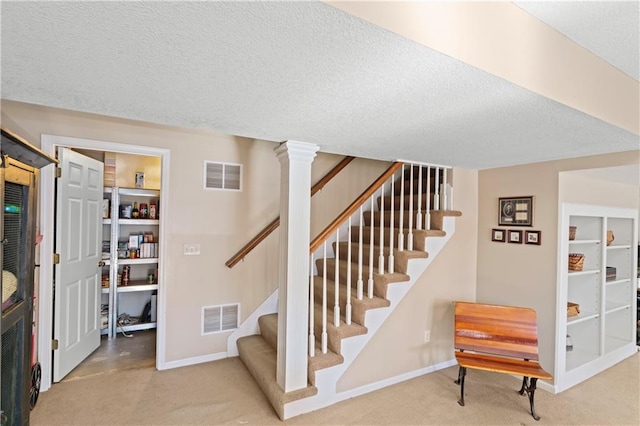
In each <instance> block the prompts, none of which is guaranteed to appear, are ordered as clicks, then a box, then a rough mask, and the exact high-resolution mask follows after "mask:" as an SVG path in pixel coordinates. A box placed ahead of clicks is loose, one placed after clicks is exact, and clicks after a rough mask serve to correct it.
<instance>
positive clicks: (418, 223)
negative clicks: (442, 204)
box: [416, 166, 422, 229]
mask: <svg viewBox="0 0 640 426" xmlns="http://www.w3.org/2000/svg"><path fill="white" fill-rule="evenodd" d="M416 229H422V166H420V168H419V169H418V213H417V214H416Z"/></svg>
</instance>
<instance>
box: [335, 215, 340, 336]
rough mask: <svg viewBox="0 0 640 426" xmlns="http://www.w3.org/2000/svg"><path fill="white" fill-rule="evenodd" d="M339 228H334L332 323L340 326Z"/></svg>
mask: <svg viewBox="0 0 640 426" xmlns="http://www.w3.org/2000/svg"><path fill="white" fill-rule="evenodd" d="M339 260H340V228H339V227H338V229H337V230H336V262H335V265H334V266H335V267H334V271H333V274H334V277H333V279H334V284H335V287H334V288H335V291H334V293H335V294H334V296H335V297H334V302H333V303H334V305H333V325H334V326H336V327H340V262H339Z"/></svg>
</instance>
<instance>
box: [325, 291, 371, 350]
mask: <svg viewBox="0 0 640 426" xmlns="http://www.w3.org/2000/svg"><path fill="white" fill-rule="evenodd" d="M313 323H314V324H313V325H314V327H313V332H314V334H315V337H316V340H317V341H321V339H322V305H318V304H317V303H316V304H315V306H314V309H313ZM362 334H367V327H364V326H362V325H360V324H356V323H355V322H353V321H352V322H351V324H347V323H346V322H344V320H343V319H340V326H339V327H336V326H335V325H333V315H330V312H327V347H328V348H329V350H331V351H333V352H335V353H337V354H341V353H342V350H341V348H342V339H346V338H348V337H353V336H360V335H362ZM316 347H318V348H320V347H321V346H318V345H316Z"/></svg>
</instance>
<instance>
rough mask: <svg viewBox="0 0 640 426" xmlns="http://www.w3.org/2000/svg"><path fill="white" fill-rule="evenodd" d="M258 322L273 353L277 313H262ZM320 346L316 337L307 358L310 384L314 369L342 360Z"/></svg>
mask: <svg viewBox="0 0 640 426" xmlns="http://www.w3.org/2000/svg"><path fill="white" fill-rule="evenodd" d="M387 303H388V301H387ZM258 324H259V325H260V335H261V336H262V338H263V339H264V340H265V341H266V342H267V343H268V344H269V346H271V348H272V349H273V350H274V354H275V351H276V348H277V347H278V314H269V315H263V316H261V317H260V318H258ZM320 347H321V346H320V341H319V340H318V339H316V350H315V354H314V356H312V357H309V359H308V370H309V381H310V382H311V384H312V385H315V379H316V375H315V372H316V371H318V370H322V369H323V368H328V367H333V366H334V365H338V364H342V363H343V362H344V358H343V357H342V355H339V354H336V353H335V352H332V351H331V350H329V351H327V353H326V354H323V353H322V351H321V350H320V349H318V348H320Z"/></svg>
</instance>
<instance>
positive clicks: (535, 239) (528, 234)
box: [524, 231, 542, 246]
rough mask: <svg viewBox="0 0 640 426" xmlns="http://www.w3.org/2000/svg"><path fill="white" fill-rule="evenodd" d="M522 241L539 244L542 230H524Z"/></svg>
mask: <svg viewBox="0 0 640 426" xmlns="http://www.w3.org/2000/svg"><path fill="white" fill-rule="evenodd" d="M524 243H525V244H535V245H537V246H539V245H540V243H542V231H525V232H524Z"/></svg>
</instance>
